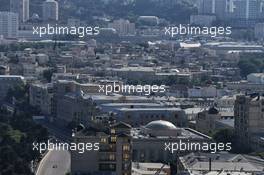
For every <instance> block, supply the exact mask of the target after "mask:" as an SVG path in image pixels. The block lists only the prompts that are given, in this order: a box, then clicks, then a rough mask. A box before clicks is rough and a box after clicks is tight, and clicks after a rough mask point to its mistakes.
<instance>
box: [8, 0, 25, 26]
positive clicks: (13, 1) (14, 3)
mask: <svg viewBox="0 0 264 175" xmlns="http://www.w3.org/2000/svg"><path fill="white" fill-rule="evenodd" d="M10 11H11V12H13V13H17V14H18V16H19V22H22V23H23V22H26V21H27V20H29V0H10Z"/></svg>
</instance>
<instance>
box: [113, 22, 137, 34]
mask: <svg viewBox="0 0 264 175" xmlns="http://www.w3.org/2000/svg"><path fill="white" fill-rule="evenodd" d="M108 27H109V28H114V29H115V30H116V31H117V33H118V34H119V35H121V36H125V35H135V33H136V29H135V24H134V23H130V22H129V21H128V20H124V19H119V20H114V21H113V22H112V23H110V24H109V26H108Z"/></svg>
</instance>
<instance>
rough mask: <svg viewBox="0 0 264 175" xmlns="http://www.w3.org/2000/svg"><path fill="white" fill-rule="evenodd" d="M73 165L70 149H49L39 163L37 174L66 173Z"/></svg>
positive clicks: (61, 174)
mask: <svg viewBox="0 0 264 175" xmlns="http://www.w3.org/2000/svg"><path fill="white" fill-rule="evenodd" d="M70 165H71V158H70V153H69V152H68V151H56V150H53V151H49V152H48V153H47V154H46V155H45V156H44V158H43V159H42V160H41V162H40V163H39V167H38V169H37V172H36V175H65V173H67V172H69V170H70Z"/></svg>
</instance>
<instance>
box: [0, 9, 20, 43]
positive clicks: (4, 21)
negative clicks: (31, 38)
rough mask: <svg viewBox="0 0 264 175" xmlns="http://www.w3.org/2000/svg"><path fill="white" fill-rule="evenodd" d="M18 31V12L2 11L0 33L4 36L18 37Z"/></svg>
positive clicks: (0, 13)
mask: <svg viewBox="0 0 264 175" xmlns="http://www.w3.org/2000/svg"><path fill="white" fill-rule="evenodd" d="M17 33H18V14H17V13H13V12H0V35H2V36H3V37H4V38H16V37H17Z"/></svg>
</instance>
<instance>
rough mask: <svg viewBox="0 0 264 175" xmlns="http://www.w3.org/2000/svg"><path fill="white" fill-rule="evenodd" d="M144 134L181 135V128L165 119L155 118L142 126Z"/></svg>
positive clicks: (154, 135)
mask: <svg viewBox="0 0 264 175" xmlns="http://www.w3.org/2000/svg"><path fill="white" fill-rule="evenodd" d="M141 131H142V132H143V133H144V134H146V135H149V136H153V137H157V136H174V137H175V136H179V135H181V128H177V127H176V126H175V125H174V124H173V123H171V122H169V121H165V120H155V121H152V122H150V123H148V124H147V125H145V126H143V127H142V130H141Z"/></svg>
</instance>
